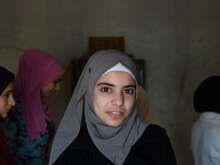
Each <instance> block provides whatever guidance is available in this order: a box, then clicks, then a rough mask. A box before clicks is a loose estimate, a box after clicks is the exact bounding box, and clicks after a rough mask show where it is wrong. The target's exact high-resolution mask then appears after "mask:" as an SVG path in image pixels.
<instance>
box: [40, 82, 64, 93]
mask: <svg viewBox="0 0 220 165" xmlns="http://www.w3.org/2000/svg"><path fill="white" fill-rule="evenodd" d="M60 80H61V79H57V80H55V81H51V82H49V83H48V84H47V85H46V86H44V87H43V89H42V96H44V97H47V96H50V95H51V94H53V93H55V92H57V91H59V90H60Z"/></svg>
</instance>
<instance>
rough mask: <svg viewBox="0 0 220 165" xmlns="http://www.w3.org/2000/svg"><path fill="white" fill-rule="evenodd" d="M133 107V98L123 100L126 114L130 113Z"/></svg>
mask: <svg viewBox="0 0 220 165" xmlns="http://www.w3.org/2000/svg"><path fill="white" fill-rule="evenodd" d="M134 105H135V98H134V97H128V98H125V107H126V110H127V111H128V112H131V111H132V110H133V107H134Z"/></svg>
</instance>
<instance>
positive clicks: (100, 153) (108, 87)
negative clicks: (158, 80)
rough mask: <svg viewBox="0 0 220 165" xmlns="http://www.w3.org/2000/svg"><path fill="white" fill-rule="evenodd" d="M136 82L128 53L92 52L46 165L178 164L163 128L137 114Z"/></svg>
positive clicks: (136, 77)
mask: <svg viewBox="0 0 220 165" xmlns="http://www.w3.org/2000/svg"><path fill="white" fill-rule="evenodd" d="M138 85H139V73H138V70H137V68H136V66H135V64H134V62H133V61H132V60H131V59H130V58H129V57H128V56H127V55H126V54H124V53H122V52H119V51H116V50H106V51H99V52H97V53H95V54H94V55H92V56H91V58H90V59H89V61H88V62H87V64H86V66H85V67H84V70H83V72H82V74H81V76H80V78H79V80H78V83H77V85H76V88H75V91H74V93H73V96H72V98H71V100H70V103H69V105H68V108H67V110H66V112H65V114H64V117H63V119H62V121H61V123H60V126H59V128H58V130H57V133H56V136H55V138H54V142H53V146H52V151H51V155H50V165H52V164H54V165H64V164H65V165H72V164H83V165H87V164H96V165H99V164H100V165H113V164H116V165H122V164H123V165H134V164H138V165H162V164H164V165H168V164H169V165H176V160H175V156H174V152H173V150H172V147H171V145H170V142H169V138H168V136H167V135H166V132H165V130H164V129H163V128H161V127H159V126H156V125H152V124H149V123H144V122H142V121H141V120H140V119H139V117H138V116H137V110H138V106H137V104H136V103H137V99H138V98H137V97H138Z"/></svg>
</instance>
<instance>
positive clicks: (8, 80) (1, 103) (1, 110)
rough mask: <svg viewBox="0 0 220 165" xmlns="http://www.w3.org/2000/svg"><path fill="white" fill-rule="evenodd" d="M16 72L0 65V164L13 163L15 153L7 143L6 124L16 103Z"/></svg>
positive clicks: (9, 164)
mask: <svg viewBox="0 0 220 165" xmlns="http://www.w3.org/2000/svg"><path fill="white" fill-rule="evenodd" d="M14 89H15V87H14V74H13V73H12V72H10V71H8V70H7V69H5V68H4V67H2V66H0V164H1V165H13V164H14V163H15V162H14V161H13V159H14V158H13V155H12V153H11V150H10V148H9V146H8V144H7V139H6V137H5V133H4V124H5V122H6V118H7V117H8V113H9V111H10V110H11V108H12V107H13V106H14V105H15V100H14V97H13V92H14Z"/></svg>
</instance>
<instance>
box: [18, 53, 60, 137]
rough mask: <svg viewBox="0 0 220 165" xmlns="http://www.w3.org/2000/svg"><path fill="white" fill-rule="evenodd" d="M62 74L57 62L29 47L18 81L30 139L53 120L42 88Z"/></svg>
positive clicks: (36, 135)
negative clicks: (43, 97)
mask: <svg viewBox="0 0 220 165" xmlns="http://www.w3.org/2000/svg"><path fill="white" fill-rule="evenodd" d="M63 73H64V69H63V68H62V67H61V66H60V65H59V64H58V62H57V61H56V60H55V59H54V58H53V57H52V56H50V55H49V54H47V53H46V52H43V51H41V50H36V49H33V50H28V51H26V52H24V54H23V55H22V56H21V58H20V61H19V65H18V71H17V76H16V79H15V84H16V92H17V95H18V98H19V100H20V102H21V106H22V109H23V113H24V120H25V125H26V128H27V133H28V137H29V139H30V140H34V139H35V138H37V137H38V136H39V135H40V134H42V133H45V132H46V130H47V121H50V114H49V112H48V110H47V105H46V104H45V103H44V102H43V100H42V96H41V90H42V88H43V87H44V86H46V85H47V84H48V83H49V82H51V81H54V80H57V79H59V78H60V77H61V76H62V75H63Z"/></svg>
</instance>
